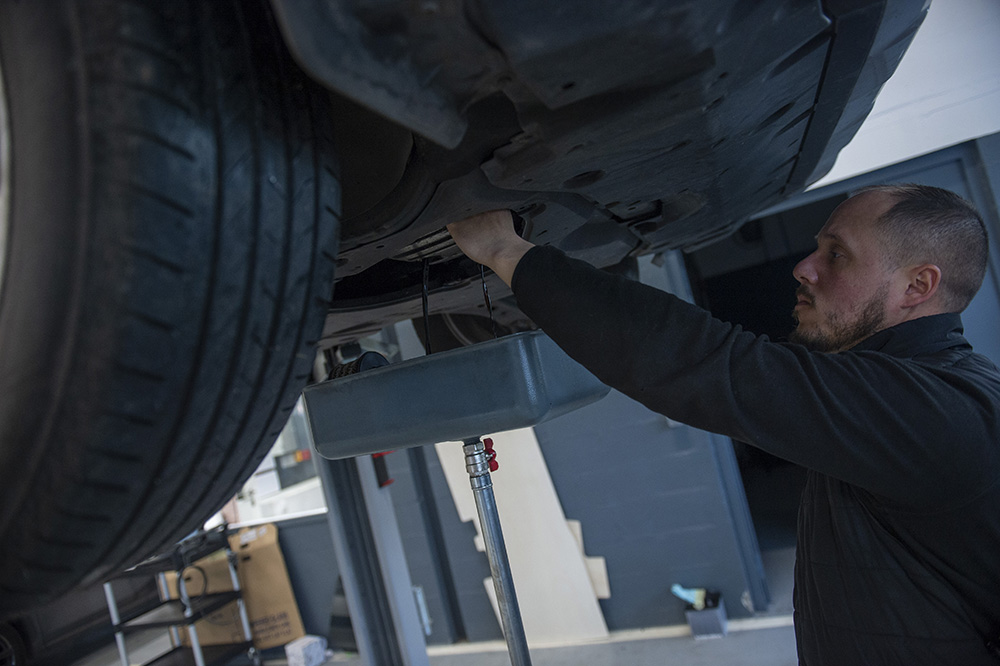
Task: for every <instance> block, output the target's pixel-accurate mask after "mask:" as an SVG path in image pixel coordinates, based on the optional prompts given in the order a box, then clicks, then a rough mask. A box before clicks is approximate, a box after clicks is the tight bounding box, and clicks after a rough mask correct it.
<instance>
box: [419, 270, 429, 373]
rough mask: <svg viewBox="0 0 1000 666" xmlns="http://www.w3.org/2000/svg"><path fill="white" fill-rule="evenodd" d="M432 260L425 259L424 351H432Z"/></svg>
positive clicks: (423, 295) (423, 292)
mask: <svg viewBox="0 0 1000 666" xmlns="http://www.w3.org/2000/svg"><path fill="white" fill-rule="evenodd" d="M430 275H431V261H430V259H424V288H423V290H422V292H421V301H422V304H423V310H424V352H425V353H427V354H430V353H431V323H430V317H429V316H428V309H427V283H428V282H429V281H430Z"/></svg>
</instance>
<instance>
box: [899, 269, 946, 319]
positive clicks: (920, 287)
mask: <svg viewBox="0 0 1000 666" xmlns="http://www.w3.org/2000/svg"><path fill="white" fill-rule="evenodd" d="M907 277H908V279H909V281H908V283H907V285H906V293H905V295H904V296H903V307H907V308H912V307H915V306H917V305H920V304H921V303H926V302H927V301H929V300H930V299H932V298H933V297H934V295H935V294H937V291H938V287H940V286H941V269H940V268H938V267H937V266H935V265H934V264H921V265H919V266H913V267H912V268H910V269H909V270H907Z"/></svg>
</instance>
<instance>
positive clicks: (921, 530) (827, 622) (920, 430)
mask: <svg viewBox="0 0 1000 666" xmlns="http://www.w3.org/2000/svg"><path fill="white" fill-rule="evenodd" d="M513 291H514V294H515V296H516V297H517V300H518V304H519V305H520V307H521V308H522V310H523V311H524V312H525V313H526V314H527V315H528V316H530V317H531V318H532V319H533V320H534V321H535V322H536V323H537V324H538V325H539V326H540V327H541V328H542V329H543V330H544V331H545V332H546V333H547V334H548V335H549V336H551V337H552V338H553V339H554V340H555V341H556V342H557V343H558V344H559V345H560V346H561V347H562V348H563V349H564V350H566V352H568V353H569V354H570V356H572V357H573V358H575V359H576V360H577V361H579V362H580V363H582V364H583V365H585V366H586V367H587V368H589V369H590V370H591V371H592V372H594V374H595V375H597V376H598V377H599V378H600V379H601V380H602V381H604V382H605V383H607V384H608V385H610V386H612V387H614V388H616V389H618V390H620V391H622V392H623V393H625V394H626V395H628V396H630V397H632V398H634V399H635V400H638V401H639V402H641V403H642V404H644V405H646V406H647V407H649V408H650V409H653V410H655V411H657V412H660V413H662V414H664V415H666V416H668V417H670V418H672V419H675V420H678V421H681V422H684V423H687V424H689V425H693V426H696V427H699V428H702V429H705V430H710V431H712V432H716V433H721V434H723V435H728V436H730V437H733V438H735V439H738V440H741V441H744V442H748V443H750V444H752V445H754V446H757V447H760V448H761V449H763V450H765V451H768V452H770V453H772V454H774V455H777V456H780V457H782V458H785V459H786V460H790V461H792V462H795V463H798V464H800V465H803V466H805V467H807V468H809V469H810V470H811V471H810V474H809V481H808V484H807V486H806V489H805V492H804V493H803V496H802V503H801V506H800V510H799V537H798V549H797V555H796V566H795V627H796V636H797V639H798V646H799V659H800V661H801V663H802V664H809V665H813V664H831V665H835V666H848V665H850V666H853V665H856V664H857V665H861V664H900V665H905V666H918V665H920V664H928V665H930V664H934V665H940V664H962V665H963V666H978V665H979V664H991V665H992V666H996V664H997V663H998V662H997V660H995V659H993V658H992V657H991V656H990V655H989V654H988V652H987V649H986V647H985V642H986V641H987V639H988V638H990V637H992V636H995V635H997V634H1000V372H998V370H997V368H996V367H995V366H994V365H993V364H992V363H991V362H990V361H989V360H987V359H986V358H985V357H983V356H980V355H978V354H975V353H974V352H973V351H972V348H971V346H970V345H969V343H968V342H967V341H966V340H965V338H964V337H962V329H961V321H960V319H959V317H958V315H956V314H944V315H936V316H932V317H924V318H921V319H918V320H914V321H910V322H906V323H904V324H900V325H898V326H895V327H892V328H890V329H886V330H884V331H881V332H879V333H876V334H875V335H873V336H872V337H870V338H868V339H867V340H865V341H863V342H862V343H860V344H858V345H857V346H855V347H854V348H853V349H851V350H849V351H846V352H841V353H839V354H824V353H818V352H810V351H808V350H806V349H805V348H804V347H802V346H799V345H794V344H782V343H775V342H771V341H769V340H768V339H767V338H766V337H758V336H756V335H753V334H751V333H748V332H745V331H742V330H741V329H740V327H738V326H733V325H730V324H727V323H724V322H721V321H719V320H716V319H714V318H712V317H711V315H710V314H708V313H707V312H705V311H704V310H702V309H700V308H697V307H695V306H692V305H690V304H688V303H685V302H683V301H682V300H680V299H677V298H675V297H673V296H671V295H669V294H666V293H664V292H661V291H658V290H656V289H652V288H650V287H647V286H644V285H641V284H638V283H636V282H631V281H628V280H625V279H622V278H619V277H615V276H612V275H609V274H606V273H604V272H602V271H598V270H596V269H594V268H592V267H590V266H588V265H587V264H584V263H582V262H578V261H575V260H572V259H568V258H566V257H565V256H564V255H562V254H561V253H559V252H558V251H556V250H553V249H551V248H534V249H532V250H531V251H530V252H528V254H527V255H525V257H524V258H523V259H522V260H521V262H520V263H519V264H518V266H517V270H516V271H515V273H514V278H513Z"/></svg>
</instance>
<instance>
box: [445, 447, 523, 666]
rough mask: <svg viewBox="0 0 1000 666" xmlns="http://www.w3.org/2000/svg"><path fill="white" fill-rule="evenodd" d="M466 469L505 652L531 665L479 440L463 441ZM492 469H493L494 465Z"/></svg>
mask: <svg viewBox="0 0 1000 666" xmlns="http://www.w3.org/2000/svg"><path fill="white" fill-rule="evenodd" d="M464 444H465V446H463V447H462V450H463V451H464V452H465V469H466V470H467V471H468V472H469V481H470V483H471V484H472V494H473V496H474V497H475V498H476V511H477V512H478V513H479V524H480V526H481V529H482V531H483V541H485V542H486V557H487V559H489V562H490V574H491V575H492V577H493V589H494V590H496V594H497V605H498V606H499V607H500V623H501V624H502V625H503V635H504V638H505V639H506V640H507V652H508V653H509V654H510V663H511V664H512V666H531V655H530V654H529V653H528V641H527V640H526V639H525V637H524V624H523V623H522V622H521V611H520V609H519V608H518V606H517V594H516V593H515V592H514V579H513V578H512V577H511V575H510V562H509V561H508V560H507V549H506V548H505V547H504V543H503V532H502V531H501V529H500V514H499V513H498V512H497V503H496V498H495V497H494V496H493V481H492V479H491V478H490V462H491V461H492V460H493V452H492V451H487V446H486V444H484V443H483V442H482V441H481V440H479V439H469V440H465V442H464ZM494 469H496V467H495V464H494Z"/></svg>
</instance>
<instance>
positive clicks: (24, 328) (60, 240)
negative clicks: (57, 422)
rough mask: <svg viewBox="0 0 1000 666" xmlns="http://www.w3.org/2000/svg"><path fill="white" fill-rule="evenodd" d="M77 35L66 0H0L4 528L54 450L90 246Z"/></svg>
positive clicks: (0, 517) (0, 519)
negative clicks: (56, 412) (5, 177)
mask: <svg viewBox="0 0 1000 666" xmlns="http://www.w3.org/2000/svg"><path fill="white" fill-rule="evenodd" d="M74 44H75V35H74V31H73V29H72V22H71V20H70V7H69V6H68V5H67V3H65V2H53V3H31V2H27V3H26V2H13V3H12V2H5V3H0V67H2V71H3V76H4V85H5V91H6V98H7V111H8V122H9V127H10V138H11V145H10V156H11V161H10V165H11V178H10V185H11V193H10V194H11V196H10V211H9V217H8V223H9V228H8V235H7V248H6V257H5V261H4V267H5V275H4V276H3V281H2V282H0V288H2V290H3V291H2V293H0V378H2V382H3V385H4V386H6V387H12V390H0V469H15V468H16V469H18V470H19V473H18V474H5V475H4V483H2V484H0V506H2V507H3V513H2V514H0V533H2V531H3V526H4V524H5V523H6V521H7V520H9V519H10V514H11V513H14V512H16V511H17V510H18V507H20V506H21V504H22V502H24V501H25V500H26V498H25V497H24V492H25V490H26V488H27V485H26V482H27V480H28V479H30V478H31V477H32V473H33V470H34V469H35V468H36V467H37V465H39V464H40V462H41V461H42V460H43V459H44V457H45V455H46V453H47V452H46V451H45V450H44V447H38V446H28V445H27V444H28V443H29V442H38V441H44V437H40V436H39V435H40V434H42V433H44V431H45V429H46V427H47V426H46V419H47V416H48V414H49V409H50V408H51V407H52V406H53V405H54V404H55V402H56V401H57V398H58V396H57V395H55V390H56V388H55V387H57V386H58V385H59V383H60V382H59V380H58V378H59V377H60V376H61V375H62V374H63V373H65V372H66V366H67V364H68V361H69V344H68V343H69V341H71V340H72V338H73V331H72V330H71V326H72V321H73V318H72V316H71V314H72V313H73V312H74V310H75V309H76V303H75V298H76V294H75V293H74V292H73V290H72V289H70V288H68V285H73V284H75V283H76V280H74V276H75V275H76V273H77V271H78V270H79V267H80V261H81V257H82V256H83V253H84V252H86V247H85V240H84V239H85V238H86V228H85V227H86V215H85V214H84V213H83V211H84V210H85V207H86V201H85V198H86V195H85V188H84V187H82V184H83V179H84V178H85V176H86V169H85V167H84V165H83V160H82V159H81V156H82V155H83V154H85V152H86V148H85V146H84V142H85V140H86V133H85V132H84V131H83V130H82V127H83V126H84V124H83V123H82V122H81V121H80V119H79V115H78V114H80V113H81V109H82V108H84V106H85V105H83V104H81V103H80V98H79V95H78V84H79V81H78V72H79V71H80V66H81V65H80V63H79V62H77V61H76V58H77V56H76V55H75V53H78V52H79V51H78V50H77V49H75V48H74Z"/></svg>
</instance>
